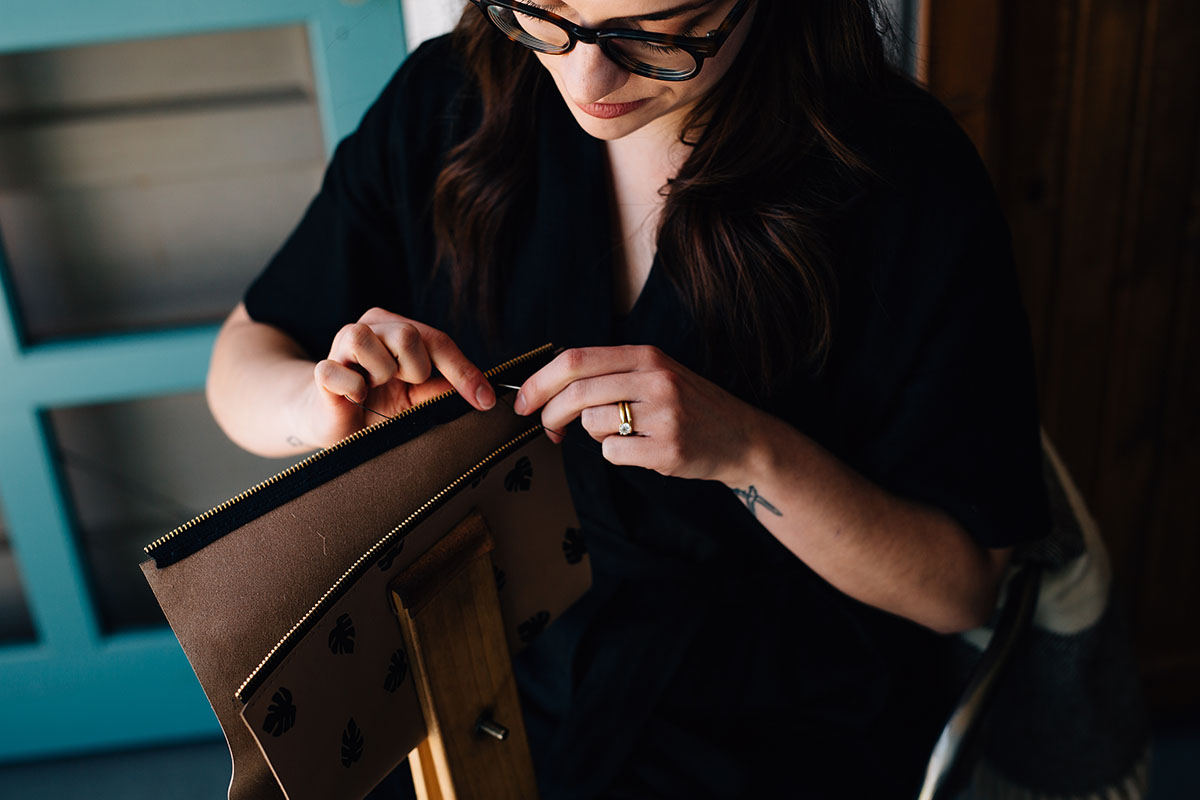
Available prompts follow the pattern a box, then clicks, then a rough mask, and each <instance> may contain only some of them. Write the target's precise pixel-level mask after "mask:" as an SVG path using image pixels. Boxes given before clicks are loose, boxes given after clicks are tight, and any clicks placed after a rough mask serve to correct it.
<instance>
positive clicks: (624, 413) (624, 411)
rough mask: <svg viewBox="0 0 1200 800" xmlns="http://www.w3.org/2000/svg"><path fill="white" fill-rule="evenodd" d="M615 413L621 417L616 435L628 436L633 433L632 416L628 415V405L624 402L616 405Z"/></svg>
mask: <svg viewBox="0 0 1200 800" xmlns="http://www.w3.org/2000/svg"><path fill="white" fill-rule="evenodd" d="M617 413H619V414H620V415H621V423H620V424H619V425H617V433H619V434H620V435H621V436H628V435H629V434H631V433H633V415H632V414H630V413H629V403H628V402H626V401H625V400H622V401H621V402H619V403H617Z"/></svg>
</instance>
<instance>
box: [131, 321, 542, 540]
mask: <svg viewBox="0 0 1200 800" xmlns="http://www.w3.org/2000/svg"><path fill="white" fill-rule="evenodd" d="M551 347H553V345H552V344H544V345H542V346H541V347H539V348H537V349H535V350H530V351H529V352H528V353H524V354H522V355H519V356H517V357H516V358H510V359H509V360H508V361H505V362H504V363H503V364H499V365H497V366H495V367H492V368H491V369H489V370H488V371H487V372H485V373H483V376H484V377H485V378H492V377H494V376H496V375H498V374H500V373H501V372H504V371H505V370H507V369H511V368H512V367H515V366H516V365H518V364H520V363H522V362H523V361H528V360H529V359H531V358H535V357H537V356H539V355H541V354H542V353H544V352H546V351H547V350H549V349H550V348H551ZM457 393H458V392H457V391H456V390H454V389H450V390H449V391H445V392H442V393H441V394H439V395H437V396H436V397H431V398H429V399H428V400H426V401H425V402H423V403H419V404H417V405H415V406H412V407H411V408H406V409H404V410H403V411H401V412H400V413H399V414H396V415H395V416H394V417H388V418H387V419H385V420H383V421H382V422H376V423H375V424H374V425H368V426H367V427H365V428H363V429H362V430H358V431H355V432H354V433H352V434H350V435H349V436H347V437H346V438H345V439H342V440H341V441H338V442H335V443H333V444H331V445H329V447H326V448H325V449H323V450H318V451H317V452H315V453H313V454H312V455H310V456H308V457H307V458H305V459H304V460H303V461H300V462H298V463H296V464H293V465H292V466H290V467H288V468H287V469H285V470H284V471H283V472H278V473H276V474H274V475H272V476H271V477H269V478H267V479H266V480H264V481H262V482H261V483H256V484H255V485H253V486H251V487H250V488H249V489H247V490H245V491H244V492H242V493H241V494H238V495H236V496H234V497H231V498H229V499H228V500H226V501H225V502H224V503H221V504H220V505H219V506H216V507H214V508H210V509H209V510H208V511H205V512H204V513H203V514H201V515H200V516H198V517H193V518H192V519H190V520H188V521H187V522H185V523H183V524H182V525H180V526H179V527H178V528H176V529H174V530H173V531H169V532H168V533H165V534H163V535H162V536H160V537H158V538H157V539H155V540H154V541H153V542H151V543H150V544H148V545H146V546H145V547H143V548H142V550H143V551H144V552H145V553H146V555H151V551H152V550H154V549H156V548H158V547H162V546H163V545H164V544H166V543H167V542H169V541H171V540H172V539H174V538H175V537H176V536H178V535H179V534H181V533H184V532H185V531H187V530H190V529H191V528H194V527H196V526H197V525H199V524H200V523H201V522H205V521H206V520H209V519H211V518H212V517H214V516H216V515H217V514H219V513H221V512H222V511H224V510H225V509H227V508H229V507H230V506H233V505H236V504H237V503H240V502H241V501H242V500H245V499H246V498H247V497H250V496H251V495H254V494H257V493H258V492H261V491H262V490H263V489H266V488H267V487H269V486H272V485H274V484H276V483H278V482H279V481H281V480H283V479H284V478H287V477H289V476H291V475H294V474H296V473H297V472H299V471H300V470H302V469H304V468H305V467H307V466H309V465H310V464H312V463H314V462H316V461H320V460H321V459H322V458H324V457H325V456H327V455H329V454H330V453H333V452H335V451H337V450H339V449H341V448H342V447H345V446H346V445H348V444H350V443H351V442H354V441H357V440H359V439H361V438H362V437H364V436H367V435H368V434H371V433H374V432H375V431H377V430H379V429H380V428H383V427H385V426H387V425H390V424H391V423H393V422H395V421H396V420H398V419H404V418H405V417H407V416H408V415H409V414H414V413H416V412H417V411H420V410H421V409H423V408H428V407H429V406H431V405H433V404H434V403H438V402H441V401H442V400H445V399H446V398H447V397H450V396H452V395H454V394H457Z"/></svg>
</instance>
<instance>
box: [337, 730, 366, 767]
mask: <svg viewBox="0 0 1200 800" xmlns="http://www.w3.org/2000/svg"><path fill="white" fill-rule="evenodd" d="M362 754H363V735H362V731H360V730H359V729H358V726H357V725H355V724H354V717H351V718H350V722H349V723H348V724H347V725H346V730H345V731H343V732H342V766H343V767H347V768H348V767H349V766H350V765H351V764H353V763H354V762H355V761H358V760H359V759H360V758H362Z"/></svg>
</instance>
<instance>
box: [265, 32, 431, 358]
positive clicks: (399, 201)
mask: <svg viewBox="0 0 1200 800" xmlns="http://www.w3.org/2000/svg"><path fill="white" fill-rule="evenodd" d="M450 60H451V51H450V45H449V42H448V40H447V39H446V38H445V37H443V38H442V39H440V40H435V41H434V42H431V43H427V44H425V45H423V46H422V47H421V48H419V49H418V50H417V51H416V52H414V53H413V54H412V55H411V56H409V57H408V59H406V60H405V62H404V64H403V65H401V67H400V69H399V70H398V71H397V72H396V74H395V75H394V76H393V77H392V79H391V81H390V82H389V83H388V85H387V87H386V88H385V89H384V90H383V92H382V94H380V96H379V97H378V99H376V100H375V102H374V103H373V104H372V105H371V107H370V108H369V109H368V110H367V112H366V114H365V115H364V117H363V119H362V122H361V123H360V124H359V126H358V129H357V130H356V131H355V132H354V133H352V134H350V135H349V136H347V137H346V138H345V139H344V140H342V142H341V143H340V144H339V145H338V147H337V150H336V151H335V153H334V156H333V159H332V160H331V162H330V164H329V166H328V168H327V170H326V172H325V177H324V180H323V182H322V185H321V189H320V191H319V192H318V194H317V195H316V197H315V198H314V199H313V200H312V203H311V204H310V205H309V207H308V209H307V211H306V212H305V214H304V217H303V218H302V219H301V221H300V223H299V225H298V226H297V227H296V229H295V230H294V231H293V232H292V234H291V235H290V236H289V237H288V239H287V240H286V241H285V242H284V244H283V246H282V247H281V248H280V249H279V251H278V252H277V253H276V254H275V255H274V257H273V258H272V259H271V261H270V262H269V263H268V265H267V267H266V268H265V269H264V270H263V272H262V273H261V274H260V275H259V276H258V277H257V278H256V279H255V281H254V282H253V283H252V284H251V286H250V288H249V289H248V290H247V292H246V295H245V298H244V302H245V304H246V309H247V311H248V312H249V314H250V316H251V318H253V319H254V320H256V321H258V322H265V323H268V324H270V325H274V326H275V327H278V328H280V329H282V330H283V331H284V332H286V333H288V334H289V335H290V336H292V337H293V338H294V339H296V340H297V341H298V342H299V343H300V345H301V346H302V347H303V348H304V350H305V351H306V352H307V353H308V354H309V356H310V357H312V358H313V359H320V358H323V357H324V356H325V355H326V354H327V353H328V352H329V346H330V344H331V342H332V341H333V337H334V335H335V334H336V333H337V331H338V330H339V329H340V328H341V327H342V326H343V325H345V324H347V323H350V322H353V321H355V320H357V319H358V318H359V317H360V316H361V315H362V314H363V312H365V311H366V310H367V309H369V308H371V307H373V306H381V307H385V308H388V309H389V310H391V311H395V312H397V313H400V314H404V313H406V312H408V311H409V309H410V306H411V302H412V297H413V295H414V293H415V292H416V291H417V288H416V287H414V286H413V285H412V276H413V275H414V274H422V275H423V274H426V273H427V272H428V269H427V265H422V266H424V267H426V268H425V269H424V270H421V271H419V272H418V271H417V270H414V269H412V268H411V267H412V266H413V265H411V264H410V262H411V261H412V260H414V252H415V250H414V244H415V243H414V242H413V241H412V240H413V239H414V238H420V237H419V236H417V235H416V233H417V232H416V231H414V230H413V229H414V227H415V225H414V220H415V219H420V218H421V216H422V215H423V214H424V213H425V212H426V210H427V206H428V203H429V192H428V191H424V190H421V189H418V188H415V187H414V180H415V178H414V175H413V173H414V172H416V173H420V175H419V177H420V178H421V179H422V180H424V179H425V176H426V175H427V174H428V173H429V163H430V162H437V161H439V159H440V156H441V153H440V152H438V148H437V146H436V145H437V143H436V141H435V139H436V136H435V135H433V134H431V133H430V131H431V130H432V129H434V128H436V125H435V124H433V123H432V120H434V119H436V117H437V109H436V108H435V107H433V106H435V105H436V104H438V103H440V104H442V106H443V107H444V105H445V103H446V100H445V99H444V98H446V97H447V96H450V97H452V96H454V89H455V87H454V85H453V84H454V81H453V75H452V72H453V71H452V70H451V69H449V68H448V67H447V64H448V62H449V61H450ZM414 164H416V165H418V166H416V167H414V166H413V165H414Z"/></svg>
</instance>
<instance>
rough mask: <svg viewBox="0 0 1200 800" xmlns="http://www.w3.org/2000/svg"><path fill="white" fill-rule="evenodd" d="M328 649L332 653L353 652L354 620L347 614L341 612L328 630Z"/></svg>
mask: <svg viewBox="0 0 1200 800" xmlns="http://www.w3.org/2000/svg"><path fill="white" fill-rule="evenodd" d="M329 649H330V651H331V652H332V653H333V654H334V655H341V654H342V653H346V654H350V653H353V652H354V620H352V619H350V615H349V614H342V615H341V616H340V617H338V618H337V622H335V623H334V625H333V630H331V631H330V632H329Z"/></svg>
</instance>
